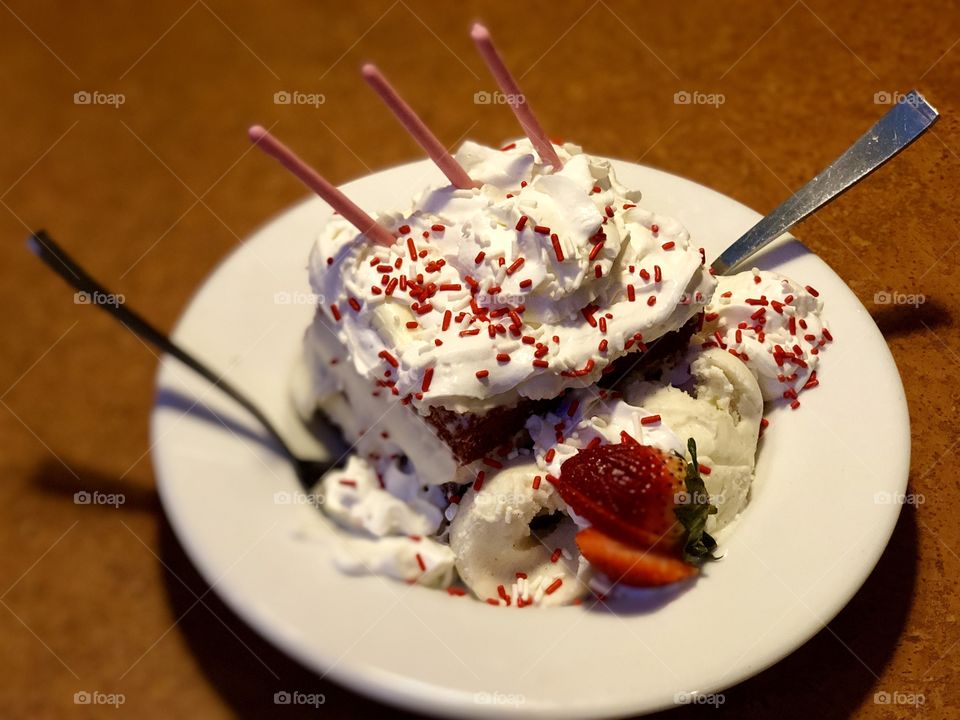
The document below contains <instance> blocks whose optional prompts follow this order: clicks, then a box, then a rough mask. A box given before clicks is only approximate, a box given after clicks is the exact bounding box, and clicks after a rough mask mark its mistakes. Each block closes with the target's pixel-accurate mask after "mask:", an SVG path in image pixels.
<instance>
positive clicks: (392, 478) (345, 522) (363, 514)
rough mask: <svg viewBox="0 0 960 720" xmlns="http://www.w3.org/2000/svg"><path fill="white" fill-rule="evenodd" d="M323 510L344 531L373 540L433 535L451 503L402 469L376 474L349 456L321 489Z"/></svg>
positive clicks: (392, 465) (388, 467)
mask: <svg viewBox="0 0 960 720" xmlns="http://www.w3.org/2000/svg"><path fill="white" fill-rule="evenodd" d="M318 490H319V492H320V493H322V496H323V498H324V506H325V509H326V512H327V515H329V516H330V517H331V518H333V519H334V520H335V521H336V522H337V523H338V524H340V525H342V526H343V527H346V528H350V529H354V530H365V531H367V532H368V533H370V534H371V535H375V536H377V537H383V536H384V535H432V534H433V533H435V532H437V530H438V529H439V527H440V523H441V521H442V520H443V508H445V507H446V506H447V499H446V496H445V495H444V493H443V491H442V490H441V489H440V488H439V487H437V486H436V485H422V484H421V482H420V481H419V480H418V478H417V476H416V475H415V474H413V473H412V472H405V471H404V470H403V469H402V468H401V467H400V466H399V464H398V463H396V462H394V461H389V462H386V463H382V472H380V473H378V472H377V470H376V468H374V467H373V466H372V465H371V464H370V463H369V462H367V461H366V460H364V459H362V458H360V457H359V456H357V455H351V456H350V458H349V459H348V460H347V464H346V466H345V467H344V468H342V469H337V470H331V471H330V472H328V473H327V474H326V475H325V476H324V477H323V478H322V479H321V481H320V482H319V483H318Z"/></svg>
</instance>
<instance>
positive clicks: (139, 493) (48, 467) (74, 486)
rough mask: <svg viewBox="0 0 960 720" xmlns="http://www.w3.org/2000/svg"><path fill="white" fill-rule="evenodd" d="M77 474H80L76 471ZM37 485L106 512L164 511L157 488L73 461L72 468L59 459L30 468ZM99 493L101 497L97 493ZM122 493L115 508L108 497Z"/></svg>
mask: <svg viewBox="0 0 960 720" xmlns="http://www.w3.org/2000/svg"><path fill="white" fill-rule="evenodd" d="M74 473H76V474H74ZM30 482H31V484H32V485H33V487H35V488H37V489H38V490H40V491H41V492H44V493H47V494H49V495H57V496H60V497H62V498H63V499H64V500H68V501H70V502H73V503H75V504H77V505H90V506H92V507H93V508H95V509H96V508H99V509H101V510H103V512H116V511H117V510H120V511H121V512H130V511H137V512H151V513H159V512H160V500H159V499H158V498H157V493H156V490H154V489H153V487H145V486H144V485H142V484H138V482H137V481H135V480H134V479H133V478H130V477H128V478H124V479H119V478H117V477H116V476H112V475H107V474H104V473H102V472H100V471H98V470H93V469H90V468H86V467H82V466H79V465H75V464H73V463H71V469H68V468H67V467H66V466H65V465H62V464H61V463H59V462H57V461H56V460H54V459H52V458H50V459H44V460H42V461H41V462H39V463H37V465H36V466H34V467H33V468H32V470H31V471H30ZM94 493H98V497H97V498H93V497H92V496H93V494H94ZM110 495H114V496H122V497H123V502H122V504H120V505H119V507H117V508H114V507H113V505H110V504H108V503H107V502H106V501H107V499H108V498H105V497H104V496H110Z"/></svg>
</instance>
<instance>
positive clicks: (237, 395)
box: [27, 230, 298, 460]
mask: <svg viewBox="0 0 960 720" xmlns="http://www.w3.org/2000/svg"><path fill="white" fill-rule="evenodd" d="M27 246H28V247H29V248H30V250H31V251H33V253H34V254H36V255H37V256H38V257H39V258H40V259H41V260H43V262H45V263H46V264H47V265H48V266H49V267H50V269H51V270H53V271H54V272H55V273H57V274H58V275H59V276H60V277H62V278H63V279H64V280H66V281H67V283H68V284H69V285H71V286H72V287H73V288H74V289H75V290H77V291H78V292H80V293H86V295H87V297H88V298H89V299H90V303H91V304H93V305H96V306H98V307H100V308H102V309H103V310H105V311H106V312H107V313H109V314H110V315H112V316H113V317H114V318H115V319H116V320H119V321H120V323H122V324H123V325H125V326H126V327H127V328H128V329H130V330H131V331H132V332H133V333H135V334H136V335H138V336H139V337H141V338H143V339H144V340H146V341H147V342H149V343H151V344H153V345H154V346H155V347H157V348H159V349H160V350H162V351H163V352H165V353H167V354H168V355H172V356H173V357H175V358H176V359H177V360H179V361H180V362H182V363H183V364H184V365H186V366H187V367H189V368H190V369H191V370H193V371H194V372H196V373H198V374H199V375H201V376H203V377H204V378H205V379H207V380H208V381H210V383H212V384H213V385H214V386H216V387H218V388H220V389H221V390H222V391H223V392H224V393H226V394H227V395H229V396H230V397H231V398H233V399H234V400H236V401H237V402H238V403H240V405H242V406H243V407H244V409H246V410H247V412H249V413H250V414H251V415H253V416H254V417H255V418H256V419H257V420H258V421H259V422H260V424H261V425H263V427H264V428H265V429H266V430H267V432H268V433H270V435H271V437H273V439H274V440H275V441H276V442H277V444H278V445H279V446H280V448H281V450H282V451H283V452H284V453H285V454H286V455H288V456H289V457H290V458H292V459H294V460H297V459H298V458H297V456H296V455H294V453H293V451H292V450H291V449H290V448H289V447H288V446H287V443H286V442H285V441H284V439H283V437H282V436H281V435H280V433H279V432H278V431H277V429H276V428H275V427H274V425H273V423H272V422H270V420H269V419H268V418H267V416H266V415H264V414H263V412H261V411H260V409H259V408H258V407H257V406H256V405H254V404H253V402H251V401H250V400H249V399H248V398H247V396H246V395H244V394H243V393H241V392H240V391H239V390H237V389H236V388H235V387H234V386H233V385H231V384H230V383H229V382H228V381H227V380H225V379H224V377H223V375H222V374H220V373H217V372H214V371H213V370H211V369H210V368H209V367H208V366H206V365H205V364H203V363H202V362H200V360H198V359H197V358H195V357H194V356H193V355H191V354H190V353H188V352H187V351H186V350H184V349H183V348H181V347H180V346H179V345H177V343H175V342H174V341H173V340H171V339H170V338H169V337H167V335H165V334H164V333H162V332H161V331H160V330H158V329H157V328H155V327H154V326H153V325H151V324H150V323H149V322H148V321H147V320H145V319H144V318H143V317H142V316H140V315H139V314H138V313H136V312H134V311H133V310H131V309H130V308H128V307H127V306H126V305H124V304H123V303H120V302H103V301H102V300H104V299H108V298H116V297H117V296H116V295H114V294H113V293H111V292H110V291H109V290H107V289H106V288H105V287H104V286H103V285H101V284H100V283H99V282H97V281H96V280H94V279H93V278H92V277H91V276H90V275H89V274H87V272H86V271H85V270H84V269H83V268H81V267H80V266H79V265H78V264H77V263H76V262H75V261H74V260H73V259H72V258H71V257H70V256H69V255H67V253H66V252H64V250H63V248H61V247H60V246H59V245H58V244H57V243H56V242H55V241H54V240H53V238H51V237H50V236H49V235H48V234H47V233H46V232H45V231H43V230H39V231H37V232H35V233H33V234H32V235H31V236H30V237H29V238H28V239H27Z"/></svg>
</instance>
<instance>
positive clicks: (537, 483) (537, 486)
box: [517, 475, 540, 577]
mask: <svg viewBox="0 0 960 720" xmlns="http://www.w3.org/2000/svg"><path fill="white" fill-rule="evenodd" d="M533 489H534V490H539V489H540V476H539V475H537V476H536V477H535V478H534V479H533ZM517 577H520V573H517ZM524 577H526V575H524Z"/></svg>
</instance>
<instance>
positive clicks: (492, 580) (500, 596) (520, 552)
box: [450, 456, 587, 607]
mask: <svg viewBox="0 0 960 720" xmlns="http://www.w3.org/2000/svg"><path fill="white" fill-rule="evenodd" d="M537 475H541V476H542V471H540V470H539V469H538V468H537V465H536V463H535V462H534V461H533V460H532V458H530V457H529V456H527V457H523V456H521V457H518V458H516V459H514V460H511V461H508V462H507V463H506V464H505V465H504V467H503V469H501V470H498V471H497V472H496V473H494V474H492V475H488V476H487V477H486V478H485V480H484V482H483V485H482V487H481V489H480V490H479V491H474V490H473V489H472V488H471V490H470V491H469V492H467V494H466V495H465V496H464V497H463V500H461V502H460V509H459V510H458V511H457V515H456V517H455V518H454V519H453V522H452V523H451V524H450V548H451V549H452V550H453V553H454V555H455V556H456V560H455V563H456V567H457V571H458V572H459V573H460V577H461V578H462V579H463V581H464V583H466V585H467V586H468V587H469V588H470V589H471V590H472V591H473V592H474V594H475V595H476V596H477V597H479V598H480V599H481V600H497V601H498V602H499V604H501V605H511V606H513V607H516V606H520V607H524V606H526V605H531V604H541V605H564V604H567V603H570V602H571V601H573V600H575V599H576V598H578V597H581V596H582V595H584V594H585V593H586V592H587V585H586V582H585V580H586V578H580V577H578V573H579V572H580V568H581V562H580V552H579V550H577V545H576V542H575V541H574V536H575V535H576V533H577V529H578V528H577V526H576V525H575V524H574V522H573V520H572V519H571V518H570V516H569V515H567V513H566V510H565V505H564V502H563V500H562V499H561V498H560V496H559V495H558V494H557V493H556V492H555V491H554V488H553V486H552V485H551V484H550V483H549V482H548V481H547V480H546V479H542V477H541V481H540V482H539V487H538V489H536V490H534V488H533V485H534V478H535V477H536V476H537ZM583 567H584V568H585V567H586V565H583ZM507 598H509V600H508V599H507Z"/></svg>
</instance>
